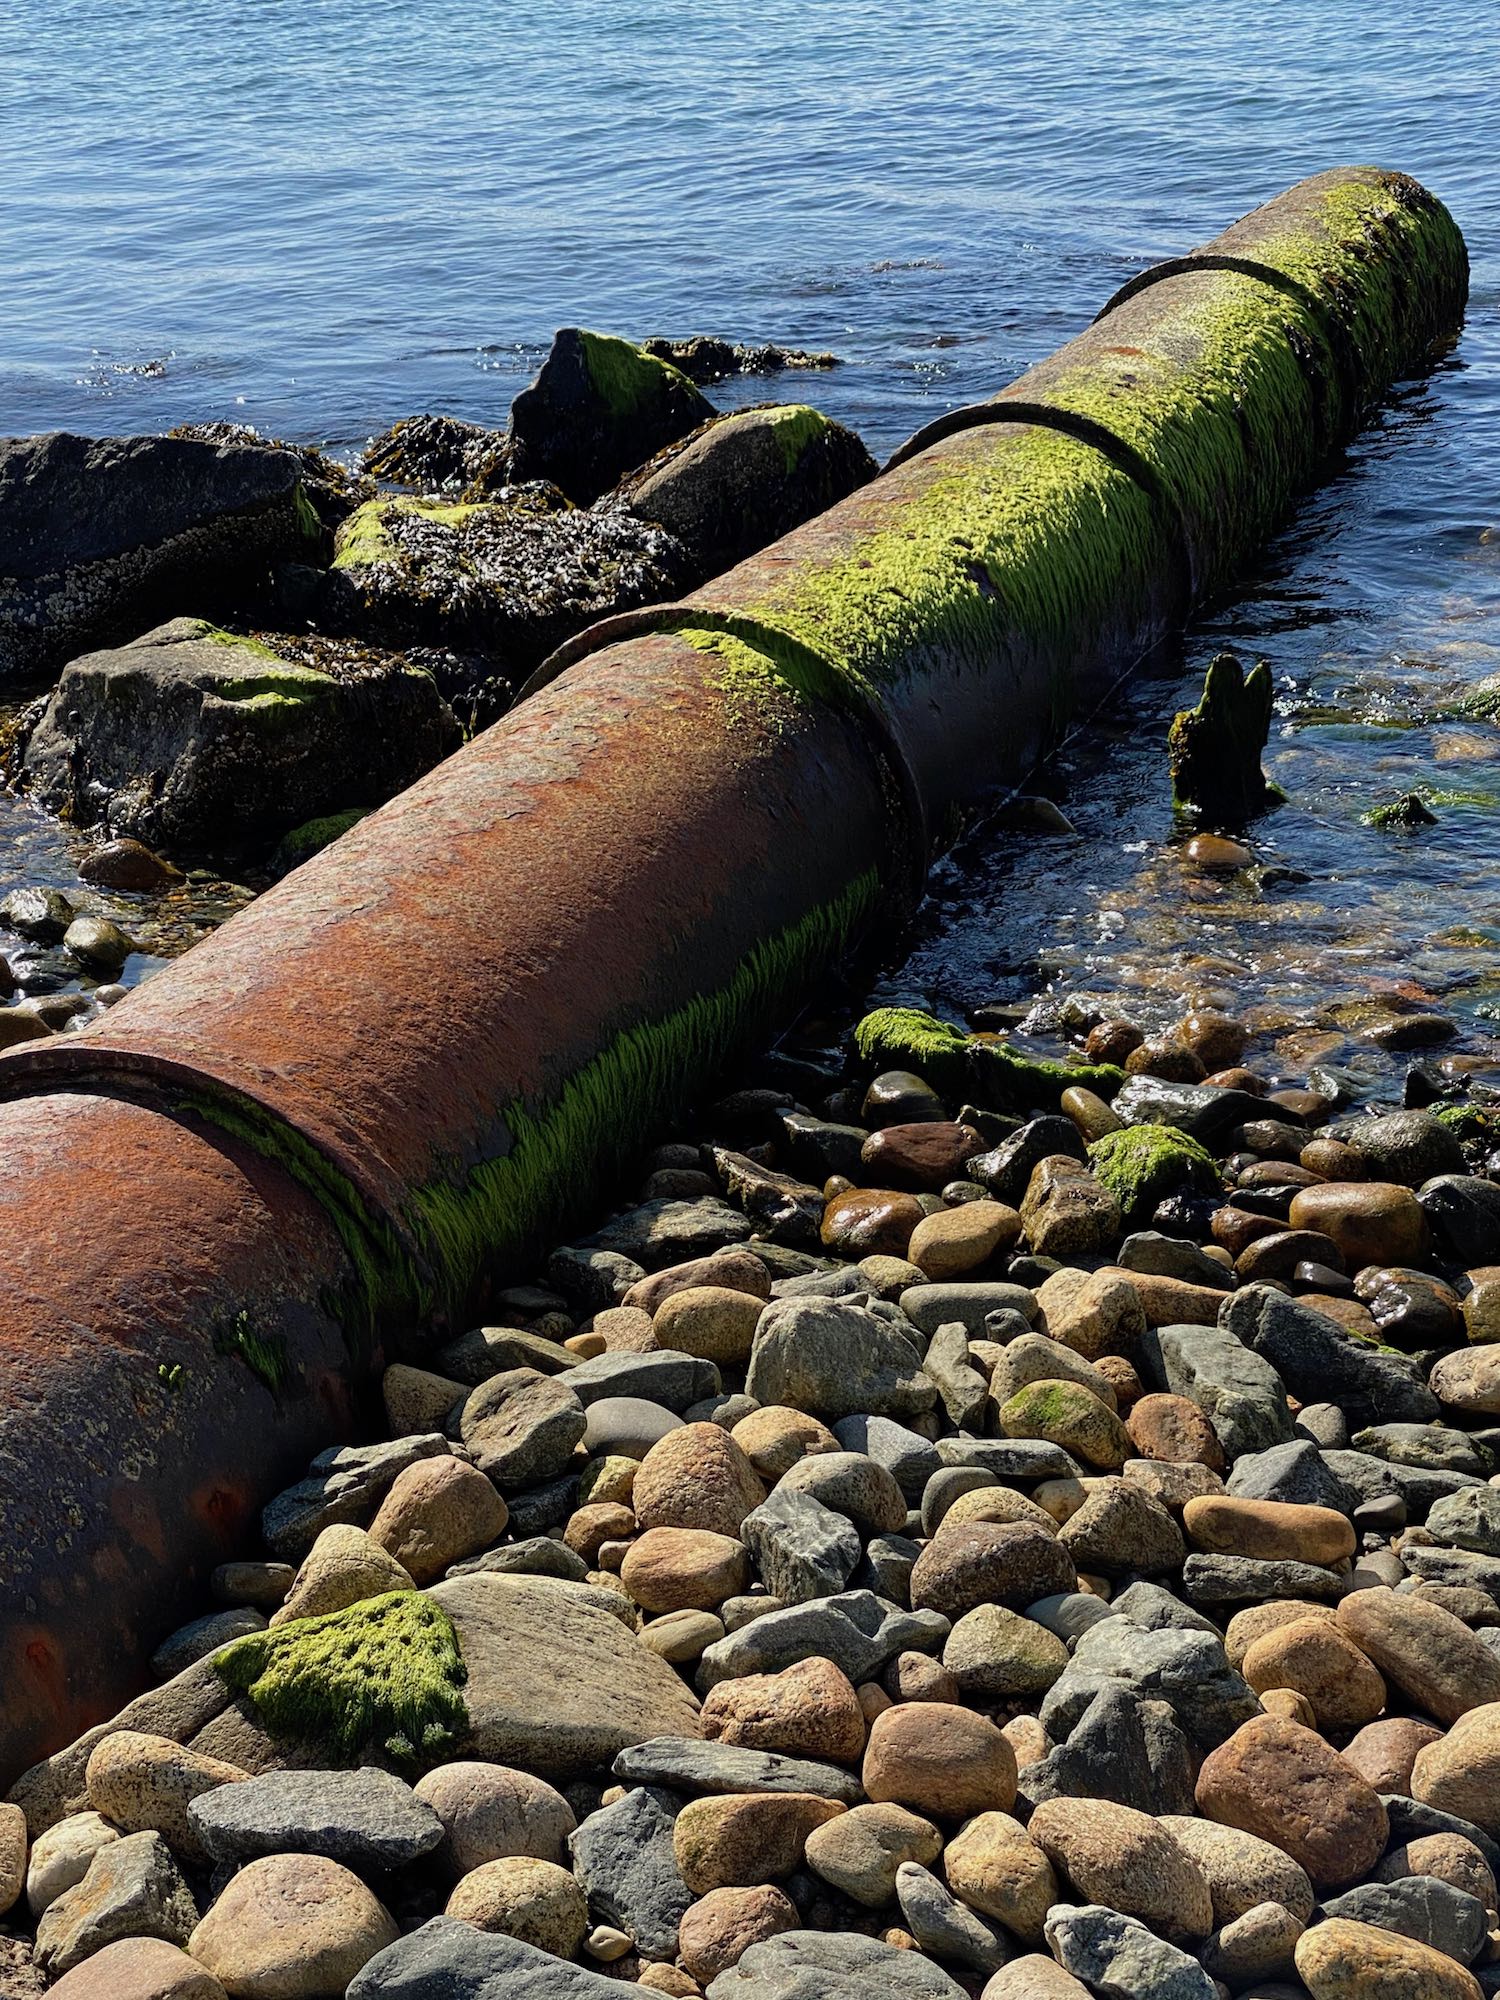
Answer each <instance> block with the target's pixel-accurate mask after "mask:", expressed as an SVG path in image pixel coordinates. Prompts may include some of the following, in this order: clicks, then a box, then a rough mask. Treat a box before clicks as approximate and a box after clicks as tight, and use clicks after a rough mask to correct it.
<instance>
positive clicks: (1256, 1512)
mask: <svg viewBox="0 0 1500 2000" xmlns="http://www.w3.org/2000/svg"><path fill="white" fill-rule="evenodd" d="M1182 1524H1183V1527H1184V1528H1185V1529H1186V1530H1187V1535H1188V1539H1189V1540H1190V1541H1191V1542H1192V1543H1193V1545H1194V1547H1195V1548H1199V1549H1205V1550H1207V1551H1209V1552H1210V1553H1211V1554H1213V1555H1229V1556H1254V1557H1258V1558H1261V1559H1263V1560H1267V1561H1272V1562H1285V1561H1291V1562H1306V1563H1322V1564H1329V1563H1337V1562H1341V1561H1342V1560H1343V1559H1344V1558H1345V1557H1346V1556H1352V1555H1353V1554H1354V1549H1355V1540H1354V1528H1353V1525H1352V1523H1351V1522H1350V1521H1349V1519H1348V1517H1347V1516H1346V1515H1344V1514H1338V1513H1335V1512H1334V1510H1333V1508H1331V1507H1313V1506H1305V1505H1301V1504H1298V1503H1295V1502H1292V1501H1285V1500H1240V1499H1235V1498H1234V1497H1232V1496H1231V1495H1230V1494H1227V1493H1224V1494H1219V1493H1213V1494H1205V1495H1204V1496H1203V1498H1202V1499H1199V1500H1189V1502H1188V1503H1187V1505H1186V1507H1184V1508H1183V1510H1182Z"/></svg>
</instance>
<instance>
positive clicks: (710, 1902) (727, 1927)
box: [677, 1822, 831, 1986]
mask: <svg viewBox="0 0 1500 2000" xmlns="http://www.w3.org/2000/svg"><path fill="white" fill-rule="evenodd" d="M830 1824H831V1822H830ZM801 1924H802V1919H801V1917H799V1916H798V1914H797V1906H796V1904H795V1903H794V1902H793V1901H792V1900H791V1898H790V1897H789V1896H787V1895H786V1894H785V1893H784V1892H783V1891H782V1890H780V1889H776V1888H773V1887H772V1886H771V1885H770V1884H769V1883H766V1884H764V1885H762V1886H761V1887H758V1888H752V1889H713V1890H710V1892H709V1893H708V1895H706V1896H703V1897H700V1898H699V1900H698V1901H697V1902H696V1903H694V1904H693V1905H692V1907H691V1908H690V1909H689V1910H688V1911H687V1912H686V1914H685V1915H684V1917H683V1919H682V1922H681V1923H680V1924H679V1925H678V1927H677V1955H678V1957H679V1958H680V1959H681V1960H682V1964H683V1967H684V1969H685V1970H686V1971H688V1972H690V1973H691V1974H692V1976H693V1978H694V1979H696V1980H697V1982H698V1984H699V1985H700V1986H707V1985H708V1983H709V1981H710V1980H711V1979H717V1978H718V1976H719V1974H720V1973H721V1972H727V1971H728V1970H729V1968H730V1966H732V1965H737V1964H738V1963H739V1961H740V1958H741V1957H742V1955H743V1954H744V1953H745V1952H747V1951H748V1950H749V1949H750V1947H751V1945H753V1944H759V1943H760V1941H761V1939H762V1938H770V1937H777V1936H779V1935H780V1933H781V1932H782V1931H795V1930H798V1929H800V1928H801Z"/></svg>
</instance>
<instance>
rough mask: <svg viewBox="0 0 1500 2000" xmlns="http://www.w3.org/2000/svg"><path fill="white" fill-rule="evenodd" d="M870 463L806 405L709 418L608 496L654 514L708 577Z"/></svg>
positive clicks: (793, 522) (818, 509) (643, 515)
mask: <svg viewBox="0 0 1500 2000" xmlns="http://www.w3.org/2000/svg"><path fill="white" fill-rule="evenodd" d="M878 470H879V467H878V466H877V465H876V463H875V461H874V459H873V458H871V456H870V454H869V452H868V451H867V450H866V449H865V447H864V445H863V444H862V443H861V442H860V440H859V439H858V438H857V437H856V436H855V434H854V432H853V431H851V430H846V429H845V427H844V426H843V425H842V424H837V423H834V422H833V420H832V419H831V418H829V417H825V416H822V415H820V413H819V412H818V411H817V410H814V409H810V408H808V406H807V405H806V404H802V403H792V404H786V405H783V406H780V407H776V408H771V409H759V410H739V411H735V412H734V413H732V414H731V415H729V416H722V417H714V418H712V419H710V421H709V422H708V423H706V424H705V425H704V426H703V428H702V429H701V430H699V431H697V432H695V433H694V434H693V435H692V436H690V437H687V438H686V439H684V440H683V441H682V442H681V443H679V444H675V445H670V446H669V447H668V448H667V449H666V450H665V451H664V452H662V453H660V454H659V455H658V456H657V457H656V458H654V459H653V460H652V461H651V462H650V463H649V464H646V465H642V467H641V469H640V471H639V472H637V473H636V474H634V475H633V476H632V477H631V478H629V479H627V480H626V481H625V482H624V483H623V484H622V485H621V486H620V488H619V489H618V491H617V493H616V494H615V495H614V496H613V498H612V500H611V502H610V504H611V506H620V507H623V508H624V509H625V510H626V511H627V512H629V513H631V514H633V515H635V516H636V518H637V519H638V520H642V521H657V522H660V524H661V525H662V527H664V528H665V529H666V530H667V531H668V533H669V534H671V535H673V536H674V537H675V538H676V539H677V541H679V542H680V543H681V544H682V546H683V547H684V548H685V549H686V550H687V551H688V553H689V556H690V557H691V558H692V561H693V563H694V566H695V569H696V571H697V574H698V576H699V577H710V576H716V575H717V574H718V573H719V572H720V571H722V570H726V569H729V568H730V567H731V566H732V565H733V564H735V563H737V562H740V561H741V560H742V559H743V558H744V557H746V556H748V555H753V554H754V552H755V551H756V550H757V549H763V548H765V547H767V546H768V545H769V544H770V543H771V542H774V541H779V540H780V538H781V537H782V536H783V535H786V534H790V532H791V531H792V529H793V528H796V527H799V526H800V525H801V524H802V522H804V521H807V520H810V519H811V518H812V516H813V515H814V514H821V513H823V512H824V510H825V509H826V508H829V507H832V506H833V505H834V504H835V502H837V501H839V500H842V499H844V498H845V497H846V496H847V495H848V494H850V493H852V492H853V491H854V490H855V488H856V487H859V486H863V485H864V484H865V483H866V482H867V481H868V480H871V479H873V478H874V477H875V474H876V472H877V471H878Z"/></svg>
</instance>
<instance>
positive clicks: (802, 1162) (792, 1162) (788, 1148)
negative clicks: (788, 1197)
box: [777, 1111, 870, 1186]
mask: <svg viewBox="0 0 1500 2000" xmlns="http://www.w3.org/2000/svg"><path fill="white" fill-rule="evenodd" d="M777 1124H778V1146H779V1149H780V1150H783V1151H784V1152H785V1155H786V1159H787V1163H788V1165H789V1166H791V1167H793V1168H795V1170H796V1171H797V1172H798V1173H802V1174H806V1175H808V1177H809V1178H813V1179H816V1180H817V1182H818V1184H819V1186H821V1185H822V1183H823V1182H824V1181H826V1180H827V1179H828V1177H829V1175H830V1174H842V1175H844V1177H845V1178H846V1179H848V1180H853V1179H855V1177H856V1176H857V1175H858V1173H859V1167H860V1152H861V1149H862V1148H863V1146H864V1143H865V1140H866V1139H867V1138H868V1137H869V1136H870V1135H869V1133H868V1132H866V1130H865V1128H864V1126H863V1125H835V1124H830V1123H829V1122H828V1120H827V1119H824V1118H814V1117H812V1116H811V1114H810V1113H808V1112H806V1111H782V1112H780V1113H778V1114H777Z"/></svg>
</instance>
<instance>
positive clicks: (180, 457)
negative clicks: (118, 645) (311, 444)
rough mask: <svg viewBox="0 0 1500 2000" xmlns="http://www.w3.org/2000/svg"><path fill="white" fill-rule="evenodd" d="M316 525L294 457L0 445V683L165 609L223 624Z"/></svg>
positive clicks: (134, 628)
mask: <svg viewBox="0 0 1500 2000" xmlns="http://www.w3.org/2000/svg"><path fill="white" fill-rule="evenodd" d="M322 547H323V528H322V524H321V522H320V520H319V517H318V514H317V512H316V511H315V509H314V508H313V506H312V504H311V503H310V501H309V499H308V497H307V493H306V491H305V490H304V469H303V467H302V465H301V464H300V463H299V461H298V460H297V458H296V457H294V456H293V455H292V454H291V453H289V452H285V451H279V450H272V449H268V448H267V447H266V446H264V445H261V444H254V445H250V444H219V443H213V442H210V441H208V440H205V439H198V438H153V437H135V438H86V437H75V436H73V435H72V434H71V433H69V432H66V431H56V432H53V433H52V434H50V435H49V436H46V437H32V438H12V439H8V440H6V441H4V442H0V683H3V682H5V681H6V680H11V679H19V678H22V677H24V676H28V675H41V674H43V673H45V672H47V671H49V670H51V669H52V668H55V667H57V666H59V665H61V663H62V662H63V661H64V660H66V659H69V658H71V657H73V656H74V655H76V654H78V653H80V652H82V651H83V650H84V648H85V647H88V646H101V645H107V644H110V643H112V642H114V641H117V640H120V639H127V638H131V637H133V636H134V634H135V633H137V632H140V631H143V630H144V629H145V628H146V627H147V626H148V625H150V624H152V623H153V622H154V621H156V620H158V619H160V618H162V617H164V616H167V615H169V614H171V613H173V612H181V611H191V612H196V613H199V614H201V615H203V616H207V617H213V616H219V615H222V614H223V613H224V612H225V611H226V610H228V609H231V608H232V607H234V606H235V605H237V604H240V603H242V602H244V601H245V600H246V599H247V598H248V597H250V596H253V594H254V593H255V591H256V590H257V589H258V587H259V585H260V582H261V579H262V578H263V576H264V575H265V573H266V572H267V570H268V569H269V568H270V566H271V565H272V564H274V563H278V562H304V563H306V562H311V561H315V560H317V559H318V557H319V555H320V552H321V550H322Z"/></svg>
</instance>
